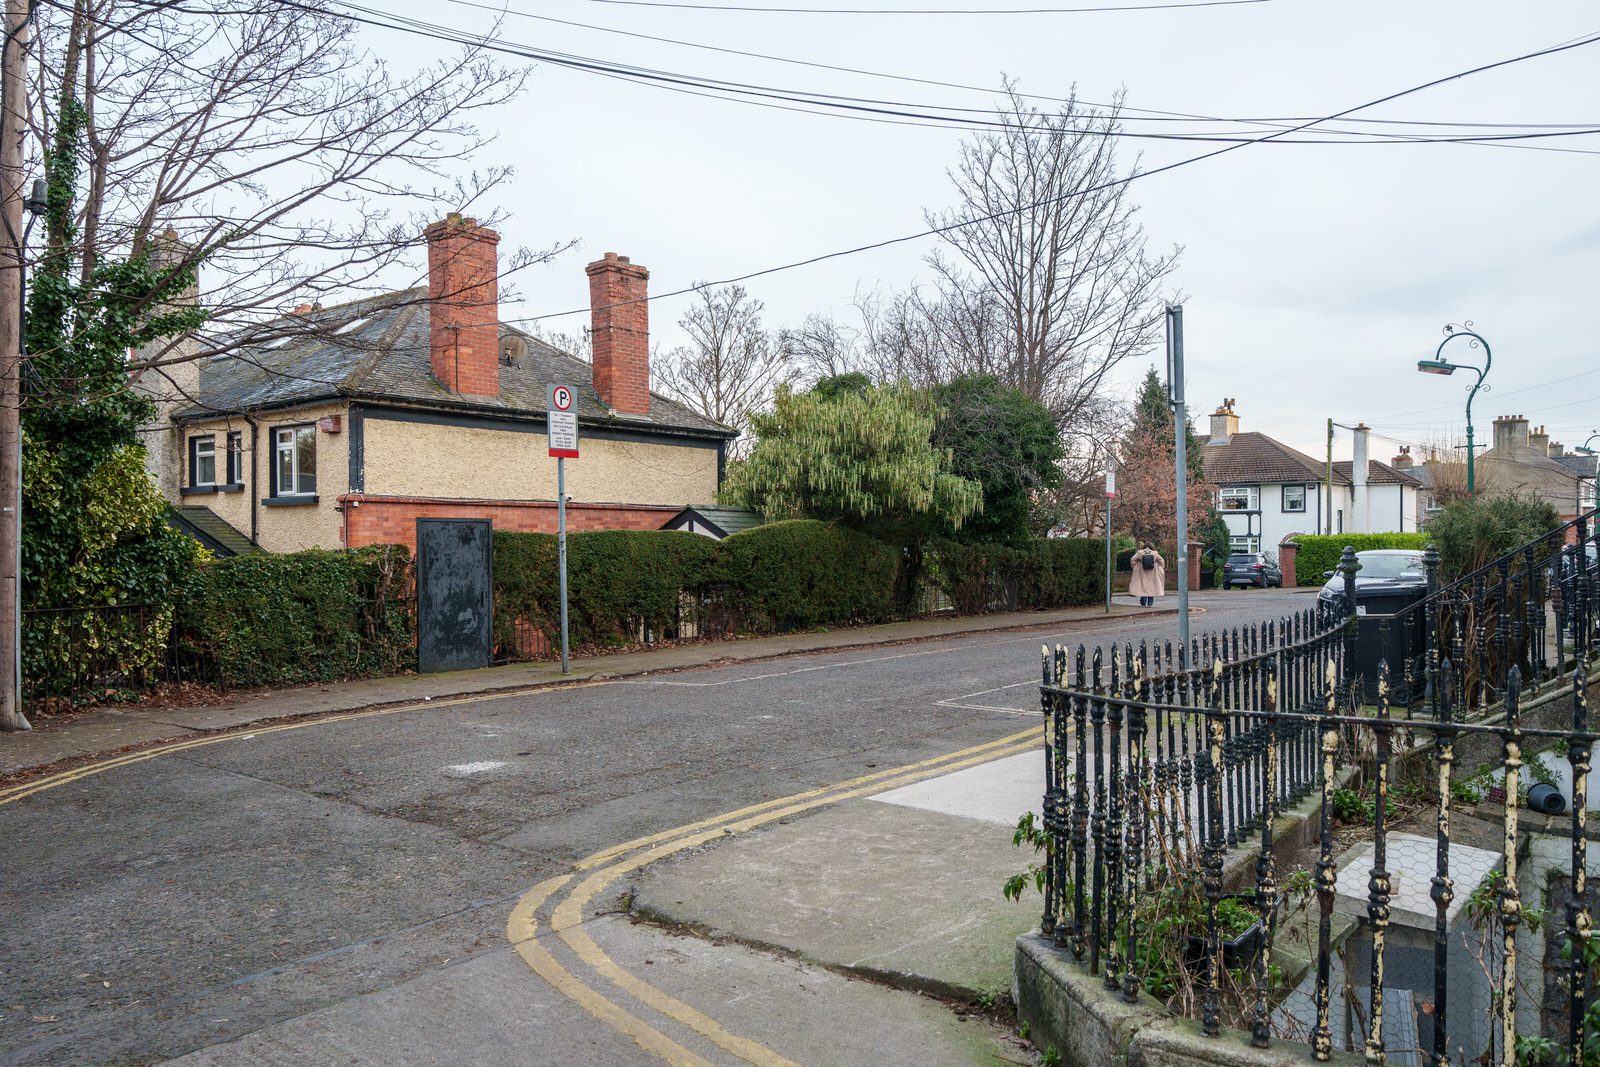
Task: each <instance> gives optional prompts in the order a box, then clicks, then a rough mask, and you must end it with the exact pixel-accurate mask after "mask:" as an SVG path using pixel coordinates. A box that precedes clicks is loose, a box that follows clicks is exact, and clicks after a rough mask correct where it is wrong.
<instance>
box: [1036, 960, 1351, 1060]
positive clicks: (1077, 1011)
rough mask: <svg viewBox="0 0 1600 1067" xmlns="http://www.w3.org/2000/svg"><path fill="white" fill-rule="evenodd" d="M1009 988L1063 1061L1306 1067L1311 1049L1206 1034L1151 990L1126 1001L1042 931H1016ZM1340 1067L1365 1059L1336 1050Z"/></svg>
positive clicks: (1042, 1044)
mask: <svg viewBox="0 0 1600 1067" xmlns="http://www.w3.org/2000/svg"><path fill="white" fill-rule="evenodd" d="M1011 995H1012V998H1013V999H1014V1000H1015V1001H1016V1005H1017V1017H1018V1019H1020V1020H1021V1021H1023V1022H1025V1023H1027V1024H1028V1027H1029V1031H1028V1034H1029V1038H1030V1040H1032V1041H1033V1043H1034V1045H1036V1046H1037V1047H1038V1048H1040V1049H1043V1050H1045V1052H1046V1053H1047V1054H1048V1052H1049V1050H1050V1049H1052V1048H1053V1049H1055V1050H1056V1052H1057V1054H1058V1055H1059V1056H1060V1057H1061V1063H1062V1064H1064V1065H1065V1067H1191V1065H1192V1067H1219V1065H1230V1067H1232V1065H1238V1067H1289V1065H1291V1064H1293V1065H1295V1067H1304V1065H1305V1064H1308V1063H1310V1062H1311V1050H1310V1048H1308V1047H1307V1046H1305V1045H1300V1044H1296V1043H1292V1042H1287V1041H1286V1042H1282V1043H1278V1044H1274V1045H1272V1046H1271V1047H1269V1048H1264V1049H1262V1048H1255V1047H1254V1046H1252V1045H1251V1044H1250V1035H1248V1034H1246V1033H1244V1032H1242V1031H1238V1030H1224V1031H1223V1032H1222V1034H1221V1035H1220V1036H1218V1037H1206V1036H1205V1035H1204V1034H1202V1033H1201V1032H1200V1024H1199V1023H1196V1022H1193V1021H1191V1020H1189V1019H1180V1018H1178V1017H1177V1016H1175V1015H1173V1014H1172V1013H1171V1012H1169V1011H1167V1010H1166V1009H1165V1008H1164V1007H1162V1006H1161V1005H1159V1004H1157V1003H1156V1002H1155V1001H1153V1000H1151V999H1150V998H1149V997H1147V996H1143V995H1141V996H1140V997H1139V1002H1138V1003H1137V1004H1129V1003H1127V1002H1126V1001H1124V1000H1123V999H1122V997H1121V995H1120V994H1118V993H1115V992H1113V991H1111V990H1109V989H1107V988H1106V984H1105V980H1104V979H1103V978H1100V977H1097V976H1091V975H1090V974H1089V973H1088V972H1087V971H1085V970H1084V969H1083V968H1082V967H1080V966H1079V965H1078V964H1076V963H1073V962H1072V961H1071V960H1069V959H1068V958H1067V957H1066V955H1065V954H1064V953H1062V952H1061V950H1059V949H1057V948H1056V947H1055V946H1054V945H1053V944H1052V943H1051V942H1050V941H1048V940H1047V939H1045V938H1044V937H1042V936H1040V934H1039V933H1038V931H1034V932H1033V933H1031V934H1024V935H1023V936H1021V937H1019V938H1017V954H1016V961H1015V964H1014V966H1013V968H1012V985H1011ZM1329 1062H1331V1063H1333V1064H1336V1065H1338V1067H1356V1065H1357V1064H1362V1063H1364V1061H1363V1059H1362V1057H1361V1056H1360V1055H1358V1054H1356V1053H1352V1052H1335V1053H1334V1054H1333V1058H1332V1060H1330V1061H1329Z"/></svg>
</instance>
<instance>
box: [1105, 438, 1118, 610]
mask: <svg viewBox="0 0 1600 1067" xmlns="http://www.w3.org/2000/svg"><path fill="white" fill-rule="evenodd" d="M1116 496H1117V468H1116V461H1115V460H1114V459H1112V458H1111V457H1110V456H1107V457H1106V614H1107V615H1110V614H1111V502H1112V501H1113V500H1114V499H1116Z"/></svg>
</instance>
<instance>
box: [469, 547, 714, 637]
mask: <svg viewBox="0 0 1600 1067" xmlns="http://www.w3.org/2000/svg"><path fill="white" fill-rule="evenodd" d="M716 550H717V546H716V543H715V542H714V541H712V540H710V539H709V538H706V537H701V536H700V535H699V534H692V533H684V532H682V531H679V530H596V531H591V532H588V533H576V534H568V535H567V611H568V623H569V626H570V628H571V632H572V640H573V641H574V642H577V643H607V642H615V641H628V640H632V639H633V638H634V636H635V635H636V634H637V633H638V631H639V629H640V628H641V627H642V628H644V629H648V630H652V631H655V632H660V631H662V630H665V629H667V628H669V627H670V626H672V625H673V624H674V623H675V622H676V621H677V618H678V604H679V598H680V597H681V596H682V594H683V591H684V590H686V589H694V588H696V587H698V586H700V585H702V584H704V583H705V582H706V581H707V580H708V579H709V578H710V577H711V576H712V561H713V560H714V558H715V555H716ZM557 553H558V546H557V544H556V538H555V535H554V534H531V533H510V532H505V531H496V533H495V535H494V587H495V640H496V644H497V645H499V646H501V647H507V646H508V645H509V644H510V641H511V637H512V633H513V628H514V627H515V625H516V623H517V622H518V621H519V620H522V621H526V622H530V623H532V624H533V625H534V626H536V627H538V628H539V629H540V630H543V631H544V632H545V634H546V635H547V636H549V637H550V638H551V639H552V640H558V639H559V636H560V632H561V614H560V613H561V602H560V578H559V574H558V571H557Z"/></svg>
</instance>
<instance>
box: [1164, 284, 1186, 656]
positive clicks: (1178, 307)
mask: <svg viewBox="0 0 1600 1067" xmlns="http://www.w3.org/2000/svg"><path fill="white" fill-rule="evenodd" d="M1167 401H1168V403H1169V404H1170V405H1171V407H1172V423H1173V427H1174V429H1173V434H1172V443H1173V466H1174V467H1176V468H1177V469H1176V474H1177V480H1178V486H1177V488H1178V543H1177V546H1176V547H1175V548H1174V551H1175V552H1176V553H1177V555H1178V665H1179V667H1180V668H1183V667H1188V666H1189V415H1188V412H1187V411H1186V410H1185V409H1184V400H1183V305H1182V304H1168V305H1167ZM1185 677H1187V676H1185Z"/></svg>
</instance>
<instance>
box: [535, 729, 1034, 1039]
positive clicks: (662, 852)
mask: <svg viewBox="0 0 1600 1067" xmlns="http://www.w3.org/2000/svg"><path fill="white" fill-rule="evenodd" d="M1042 740H1043V731H1042V730H1041V728H1040V727H1037V726H1035V727H1033V728H1031V729H1028V730H1023V731H1020V732H1018V733H1015V734H1010V735H1008V736H1006V737H1002V738H1000V739H998V740H995V741H990V742H987V743H985V744H982V745H974V746H973V747H971V748H965V749H961V750H960V751H957V752H949V753H946V754H945V755H943V756H936V757H934V758H932V759H925V760H920V761H918V762H916V763H908V764H905V765H904V766H900V767H894V768H891V769H889V770H885V771H879V772H877V773H876V774H869V775H864V776H862V777H860V778H851V779H849V780H847V781H843V782H836V783H834V784H833V785H829V786H824V787H822V788H819V789H810V790H807V791H806V792H803V793H796V794H794V795H792V796H787V797H782V798H780V799H778V800H769V801H766V802H764V803H761V804H753V805H751V806H749V807H744V808H739V809H738V810H736V811H729V812H725V813H723V814H721V815H718V816H715V817H713V818H710V819H702V820H700V821H699V822H692V823H688V824H687V825H684V826H679V827H675V828H673V829H671V830H664V831H662V832H660V833H655V834H650V835H648V836H645V837H638V838H635V839H633V840H632V841H627V842H624V843H623V844H620V845H613V846H612V847H610V848H606V849H602V850H601V851H599V852H596V853H594V854H593V855H590V856H587V857H585V858H584V859H582V860H579V861H578V862H577V863H576V864H574V865H573V871H572V873H570V874H564V875H560V876H558V877H556V878H551V879H548V880H546V881H544V882H541V883H539V884H538V885H536V886H534V887H533V889H531V890H529V891H528V893H527V894H526V895H524V896H523V897H522V899H521V900H519V901H518V902H517V905H516V907H514V908H513V909H512V911H511V916H510V918H509V920H508V921H507V922H506V937H507V939H508V940H510V942H511V944H512V945H513V947H515V948H516V950H517V953H518V954H519V955H521V957H522V958H523V960H525V961H526V962H527V964H528V966H529V967H531V968H532V969H533V971H534V973H536V974H538V975H539V976H540V977H541V978H543V979H544V980H545V981H547V982H549V983H550V984H551V985H552V986H554V987H555V988H556V989H557V990H558V991H560V992H561V993H562V994H563V995H564V996H566V997H567V998H568V999H570V1000H572V1001H573V1002H574V1003H576V1004H577V1005H579V1006H580V1007H582V1008H583V1009H584V1010H585V1011H587V1012H588V1013H589V1014H590V1015H592V1016H594V1017H595V1018H596V1019H599V1020H600V1021H601V1022H604V1023H606V1024H607V1025H608V1026H610V1027H612V1028H613V1029H614V1030H616V1031H618V1032H619V1033H621V1034H623V1035H624V1036H626V1037H629V1038H631V1039H632V1040H633V1041H634V1042H635V1043H636V1044H638V1045H639V1047H640V1048H642V1049H644V1050H645V1051H646V1052H650V1053H653V1054H654V1055H656V1056H658V1057H660V1058H661V1059H663V1060H665V1061H666V1062H667V1063H669V1064H674V1065H686V1067H711V1063H710V1061H709V1060H707V1059H705V1058H704V1057H703V1056H701V1055H699V1054H698V1053H695V1052H693V1051H691V1050H690V1049H688V1048H686V1047H684V1046H683V1045H682V1044H680V1043H679V1042H677V1041H675V1040H673V1039H672V1038H670V1037H668V1036H667V1035H666V1034H664V1033H662V1032H661V1031H660V1030H659V1029H657V1028H656V1027H654V1026H652V1025H651V1024H650V1023H649V1022H647V1021H645V1020H644V1019H642V1018H640V1017H638V1016H637V1015H634V1014H632V1013H630V1012H629V1011H628V1010H627V1009H626V1008H624V1007H623V1006H622V1005H620V1004H618V1003H617V1002H616V1001H614V1000H611V999H609V998H608V997H606V996H604V995H602V994H601V993H599V992H598V991H597V990H596V989H595V988H594V986H593V985H591V984H589V983H587V982H585V981H583V980H582V979H580V978H579V977H578V976H577V975H575V974H573V973H572V972H571V971H570V970H568V969H567V968H566V967H564V966H562V964H561V963H560V962H559V961H558V960H557V959H556V958H555V956H554V955H552V954H551V953H550V951H549V950H548V949H547V948H546V947H545V946H544V945H543V944H542V943H541V942H540V940H539V931H540V926H539V921H540V919H539V917H540V916H541V915H544V916H545V920H544V921H545V924H546V927H547V928H548V930H549V931H550V932H551V933H554V934H555V935H556V936H557V937H559V938H560V939H561V941H562V942H563V943H564V944H565V945H566V946H567V948H569V949H570V950H571V951H572V953H573V954H574V955H575V956H576V957H577V958H578V960H580V961H581V962H582V963H583V965H584V966H585V967H587V968H588V969H589V970H590V971H593V972H594V974H595V975H597V976H599V977H601V978H604V979H605V980H606V981H608V982H609V983H611V984H612V985H614V986H616V987H617V988H618V989H620V990H622V991H623V992H625V993H627V994H628V995H629V996H630V997H632V998H633V999H634V1000H636V1001H638V1002H639V1003H641V1004H643V1005H644V1006H645V1007H648V1008H650V1009H651V1010H652V1011H654V1012H656V1013H657V1014H659V1015H661V1016H663V1017H665V1018H667V1019H670V1020H672V1021H673V1022H676V1023H679V1024H681V1025H682V1026H685V1027H687V1028H688V1029H690V1030H692V1031H694V1032H695V1033H697V1034H699V1035H700V1036H701V1037H703V1038H705V1039H706V1040H708V1041H710V1042H711V1043H712V1044H713V1045H716V1046H717V1047H718V1048H721V1049H724V1050H725V1051H727V1052H730V1053H732V1054H733V1055H734V1056H736V1057H738V1058H739V1059H741V1060H744V1061H745V1062H747V1063H751V1064H755V1065H757V1067H795V1065H794V1064H793V1063H791V1061H789V1060H787V1059H785V1058H784V1057H783V1056H781V1055H779V1054H778V1053H776V1052H774V1051H772V1050H771V1049H769V1048H767V1047H765V1046H764V1045H760V1044H757V1043H756V1042H754V1041H751V1040H749V1039H748V1038H744V1037H740V1036H738V1035H737V1034H733V1033H730V1032H729V1031H728V1030H727V1029H726V1028H724V1027H723V1026H722V1025H721V1024H720V1023H718V1022H717V1021H716V1020H715V1019H713V1018H711V1017H710V1016H708V1015H706V1014H704V1013H703V1012H701V1011H699V1010H697V1009H695V1008H693V1007H691V1006H689V1005H687V1004H685V1003H683V1002H682V1001H680V1000H677V999H676V998H674V997H671V996H669V995H668V994H666V993H664V992H662V991H661V990H659V989H657V988H656V987H654V986H652V985H650V984H649V983H648V982H645V981H644V980H643V979H641V978H639V977H637V976H636V975H634V974H631V973H629V972H628V971H626V970H624V969H623V968H622V967H621V966H619V965H618V964H617V963H616V961H615V960H613V959H611V957H609V956H607V955H606V953H605V952H604V950H602V949H601V948H600V946H599V945H597V944H595V942H594V940H593V939H592V938H591V937H590V936H589V934H588V932H587V931H585V930H584V928H583V913H584V909H585V908H586V907H587V906H588V905H589V904H590V903H591V902H592V901H593V900H594V899H595V897H597V896H598V895H599V894H600V893H602V892H604V891H605V889H606V887H607V886H609V885H611V884H612V883H613V882H615V881H616V880H617V879H618V878H621V877H622V876H623V875H625V874H628V873H629V872H631V871H635V870H638V869H639V868H640V867H643V866H645V865H646V864H649V863H654V862H656V861H657V860H661V859H664V858H666V857H667V856H671V855H673V854H674V853H677V852H681V851H683V850H684V849H688V848H694V847H695V846H697V845H702V844H705V843H706V842H708V841H712V840H715V839H717V838H721V837H723V836H724V835H726V834H729V833H742V832H744V831H746V830H753V829H755V828H757V827H759V826H764V825H766V824H768V823H772V822H776V821H777V820H779V819H785V818H788V817H790V816H792V815H797V814H800V813H802V812H807V811H812V810H815V809H817V808H821V807H826V806H828V805H830V804H837V803H839V802H840V801H842V800H849V799H851V798H853V797H861V796H866V795H869V794H873V793H880V792H883V791H885V790H889V789H895V788H898V787H900V786H904V785H910V784H912V783H913V782H918V781H921V780H923V779H925V778H931V777H934V776H936V775H941V774H948V773H949V772H951V771H956V770H960V769H962V768H964V767H971V766H973V765H975V764H979V763H987V762H989V761H991V760H997V759H1003V758H1005V757H1006V756H1013V755H1017V754H1018V753H1022V752H1026V751H1029V750H1030V749H1034V748H1037V747H1038V745H1039V743H1040V742H1041V741H1042Z"/></svg>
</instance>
